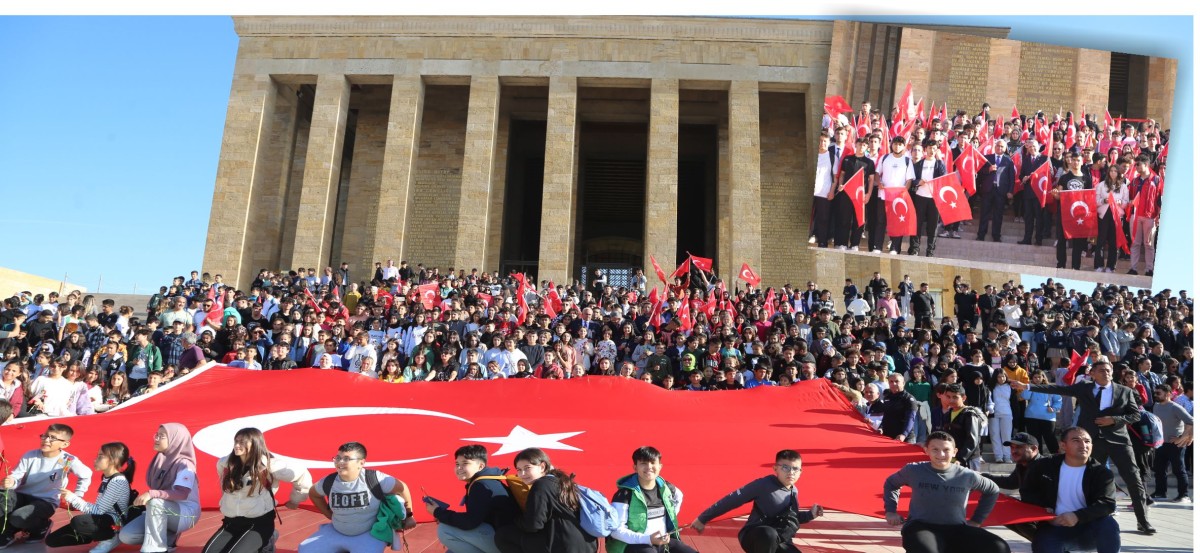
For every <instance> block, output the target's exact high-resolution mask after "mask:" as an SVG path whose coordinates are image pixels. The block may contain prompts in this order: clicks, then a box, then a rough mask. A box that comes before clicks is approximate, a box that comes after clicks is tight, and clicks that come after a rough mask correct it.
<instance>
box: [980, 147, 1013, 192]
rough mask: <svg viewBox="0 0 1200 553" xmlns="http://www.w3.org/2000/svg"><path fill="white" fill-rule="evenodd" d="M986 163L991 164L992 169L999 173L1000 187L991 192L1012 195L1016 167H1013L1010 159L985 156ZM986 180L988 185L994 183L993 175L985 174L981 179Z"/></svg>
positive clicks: (1000, 156) (994, 177)
mask: <svg viewBox="0 0 1200 553" xmlns="http://www.w3.org/2000/svg"><path fill="white" fill-rule="evenodd" d="M987 158H988V163H990V164H992V169H993V170H994V171H997V172H999V173H1000V186H999V187H997V188H994V189H993V190H992V192H993V193H996V194H1012V191H1013V188H1014V185H1015V183H1016V182H1017V181H1016V177H1017V175H1016V167H1014V166H1013V162H1012V159H1010V158H1009V157H1008V156H1002V155H996V154H992V155H990V156H987ZM983 178H984V179H986V180H987V182H988V185H989V186H990V185H991V184H992V183H994V182H996V175H995V173H991V172H989V173H987V176H985V177H983Z"/></svg>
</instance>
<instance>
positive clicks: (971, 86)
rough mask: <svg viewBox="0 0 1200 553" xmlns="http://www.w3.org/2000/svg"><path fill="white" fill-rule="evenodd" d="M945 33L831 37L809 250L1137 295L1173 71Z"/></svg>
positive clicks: (906, 30) (905, 30) (1160, 192)
mask: <svg viewBox="0 0 1200 553" xmlns="http://www.w3.org/2000/svg"><path fill="white" fill-rule="evenodd" d="M958 30H959V29H944V28H939V29H925V28H914V27H899V26H894V25H884V24H871V23H857V22H847V21H838V22H836V23H835V24H834V34H833V44H832V49H831V54H830V63H829V79H828V83H827V88H826V98H825V105H824V108H825V109H824V111H825V113H824V115H823V117H822V123H821V130H822V132H821V135H820V138H819V145H818V149H817V153H816V155H817V160H816V171H815V175H814V179H813V191H812V193H813V219H812V226H811V229H810V236H809V239H808V242H809V244H810V245H811V247H814V248H824V249H834V250H839V251H845V252H847V253H857V254H860V255H882V256H922V257H936V258H942V259H954V260H961V261H962V262H964V263H963V265H964V266H970V267H975V268H981V269H999V268H1004V269H1005V270H1010V271H1016V272H1019V273H1022V274H1031V275H1046V276H1054V277H1059V278H1070V279H1079V280H1103V281H1105V282H1115V283H1119V284H1126V285H1131V286H1140V287H1149V286H1150V285H1151V281H1152V278H1153V276H1154V262H1155V253H1156V251H1157V249H1158V246H1159V245H1160V244H1159V236H1158V228H1159V222H1160V218H1159V214H1160V212H1161V206H1162V202H1163V199H1164V197H1166V198H1168V199H1169V196H1166V194H1167V192H1166V188H1167V186H1166V178H1167V157H1168V150H1169V145H1170V137H1171V105H1172V103H1173V99H1174V86H1175V80H1176V67H1177V64H1176V60H1174V59H1169V58H1156V57H1148V56H1139V55H1132V54H1123V53H1119V52H1105V51H1099V50H1088V49H1083V48H1071V47H1064V46H1054V45H1048V44H1039V43H1032V42H1020V41H1014V40H1008V39H1005V38H1000V37H998V36H987V34H988V33H987V29H986V28H973V29H970V31H971V32H972V33H976V34H962V33H959V32H953V31H958ZM1164 239H1166V240H1169V238H1166V237H1164ZM1166 246H1167V247H1169V244H1168V245H1166ZM1101 275H1103V276H1101Z"/></svg>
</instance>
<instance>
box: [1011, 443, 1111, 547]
mask: <svg viewBox="0 0 1200 553" xmlns="http://www.w3.org/2000/svg"><path fill="white" fill-rule="evenodd" d="M1060 449H1062V451H1063V453H1062V454H1059V455H1055V456H1053V457H1043V458H1041V459H1038V460H1036V461H1034V462H1033V463H1032V464H1031V465H1030V467H1029V472H1028V474H1027V475H1026V477H1025V479H1024V481H1023V482H1022V483H1021V501H1024V502H1026V503H1032V504H1034V505H1038V506H1041V507H1045V508H1046V509H1048V510H1050V512H1052V513H1054V515H1055V516H1054V518H1053V519H1051V520H1047V521H1043V522H1038V523H1037V530H1036V532H1035V533H1034V535H1033V539H1031V540H1030V541H1031V542H1032V544H1031V545H1032V546H1033V551H1034V552H1036V553H1050V552H1053V553H1059V552H1060V551H1064V550H1066V549H1067V548H1070V549H1071V550H1080V549H1082V550H1087V549H1095V550H1096V551H1098V552H1099V553H1116V552H1118V551H1120V550H1121V528H1120V526H1118V525H1117V520H1116V519H1114V518H1113V514H1114V512H1116V509H1117V501H1116V497H1115V496H1116V489H1115V487H1114V485H1113V473H1112V471H1110V470H1108V469H1107V468H1105V466H1104V465H1103V464H1102V463H1100V462H1099V461H1097V460H1095V459H1092V458H1091V453H1092V437H1091V436H1090V435H1089V434H1088V432H1087V430H1084V429H1083V428H1080V427H1078V426H1073V427H1071V428H1068V429H1066V430H1063V433H1062V439H1061V444H1060Z"/></svg>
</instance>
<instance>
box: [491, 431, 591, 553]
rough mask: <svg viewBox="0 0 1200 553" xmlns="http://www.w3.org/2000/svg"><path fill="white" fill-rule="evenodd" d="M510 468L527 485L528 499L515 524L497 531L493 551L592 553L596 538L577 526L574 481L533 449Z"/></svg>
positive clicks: (576, 489)
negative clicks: (514, 470)
mask: <svg viewBox="0 0 1200 553" xmlns="http://www.w3.org/2000/svg"><path fill="white" fill-rule="evenodd" d="M513 467H514V468H516V469H517V477H518V478H520V479H521V480H522V481H523V482H525V483H526V484H529V486H530V488H529V497H528V499H526V502H525V512H524V514H523V515H522V516H520V517H518V518H517V519H516V521H515V522H516V523H515V524H513V525H511V526H504V527H501V528H497V529H496V547H497V548H498V549H499V550H500V551H501V552H502V553H595V551H596V548H597V544H596V538H594V537H592V536H591V535H589V534H588V533H587V532H585V531H584V530H583V527H582V526H580V523H579V501H580V499H579V486H577V485H576V484H575V478H574V477H573V476H572V475H570V474H567V473H566V472H564V471H562V470H560V469H557V468H555V467H554V465H553V464H551V463H550V456H549V455H546V453H545V452H543V451H542V450H540V449H538V448H533V447H531V448H529V449H525V450H523V451H521V452H520V453H518V454H517V456H516V458H515V459H513Z"/></svg>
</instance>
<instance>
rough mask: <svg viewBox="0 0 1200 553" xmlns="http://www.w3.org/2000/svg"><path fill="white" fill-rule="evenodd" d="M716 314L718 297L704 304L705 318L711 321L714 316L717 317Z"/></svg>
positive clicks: (710, 298) (711, 298) (712, 297)
mask: <svg viewBox="0 0 1200 553" xmlns="http://www.w3.org/2000/svg"><path fill="white" fill-rule="evenodd" d="M716 314H717V296H716V295H713V296H710V297H709V298H708V301H707V302H704V316H705V317H708V319H709V320H710V321H711V320H712V318H713V317H714V316H716Z"/></svg>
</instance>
